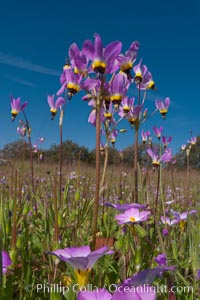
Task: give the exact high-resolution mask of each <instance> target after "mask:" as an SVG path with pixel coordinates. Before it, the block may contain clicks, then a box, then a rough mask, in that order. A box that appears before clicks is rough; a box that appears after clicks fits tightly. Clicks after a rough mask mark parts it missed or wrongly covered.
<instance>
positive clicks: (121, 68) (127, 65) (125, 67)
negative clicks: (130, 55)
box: [120, 61, 133, 73]
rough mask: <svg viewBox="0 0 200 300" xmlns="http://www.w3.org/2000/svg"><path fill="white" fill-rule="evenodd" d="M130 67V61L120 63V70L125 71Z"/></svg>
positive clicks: (131, 65)
mask: <svg viewBox="0 0 200 300" xmlns="http://www.w3.org/2000/svg"><path fill="white" fill-rule="evenodd" d="M132 67H133V64H132V63H131V62H130V61H127V62H125V63H122V64H121V66H120V70H121V71H122V72H125V73H126V71H128V70H130V69H132Z"/></svg>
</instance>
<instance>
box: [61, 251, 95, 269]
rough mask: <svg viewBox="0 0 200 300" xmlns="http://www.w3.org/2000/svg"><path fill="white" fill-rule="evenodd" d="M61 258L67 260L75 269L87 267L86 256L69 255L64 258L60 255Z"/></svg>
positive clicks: (87, 260)
mask: <svg viewBox="0 0 200 300" xmlns="http://www.w3.org/2000/svg"><path fill="white" fill-rule="evenodd" d="M61 259H63V260H64V261H66V262H68V263H69V264H70V265H71V266H72V268H73V269H75V270H78V269H80V270H86V269H88V268H89V259H88V257H70V258H64V257H62V255H61Z"/></svg>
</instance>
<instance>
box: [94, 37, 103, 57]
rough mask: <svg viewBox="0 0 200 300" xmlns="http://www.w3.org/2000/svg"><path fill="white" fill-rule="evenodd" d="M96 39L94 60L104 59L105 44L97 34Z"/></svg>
mask: <svg viewBox="0 0 200 300" xmlns="http://www.w3.org/2000/svg"><path fill="white" fill-rule="evenodd" d="M94 38H95V41H94V58H99V59H102V54H103V44H102V40H101V37H100V36H99V35H98V34H97V33H95V34H94Z"/></svg>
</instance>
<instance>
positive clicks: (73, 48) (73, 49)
mask: <svg viewBox="0 0 200 300" xmlns="http://www.w3.org/2000/svg"><path fill="white" fill-rule="evenodd" d="M68 54H69V59H70V61H71V62H73V61H74V59H75V57H76V56H77V55H78V54H79V49H78V46H77V44H76V43H73V44H72V45H71V46H70V47H69V51H68Z"/></svg>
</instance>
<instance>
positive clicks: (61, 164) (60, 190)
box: [59, 108, 64, 210]
mask: <svg viewBox="0 0 200 300" xmlns="http://www.w3.org/2000/svg"><path fill="white" fill-rule="evenodd" d="M63 116H64V110H63V109H62V108H60V120H59V128H60V166H59V172H60V174H59V200H60V207H61V210H62V208H63V203H62V166H63V135H62V124H63Z"/></svg>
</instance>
